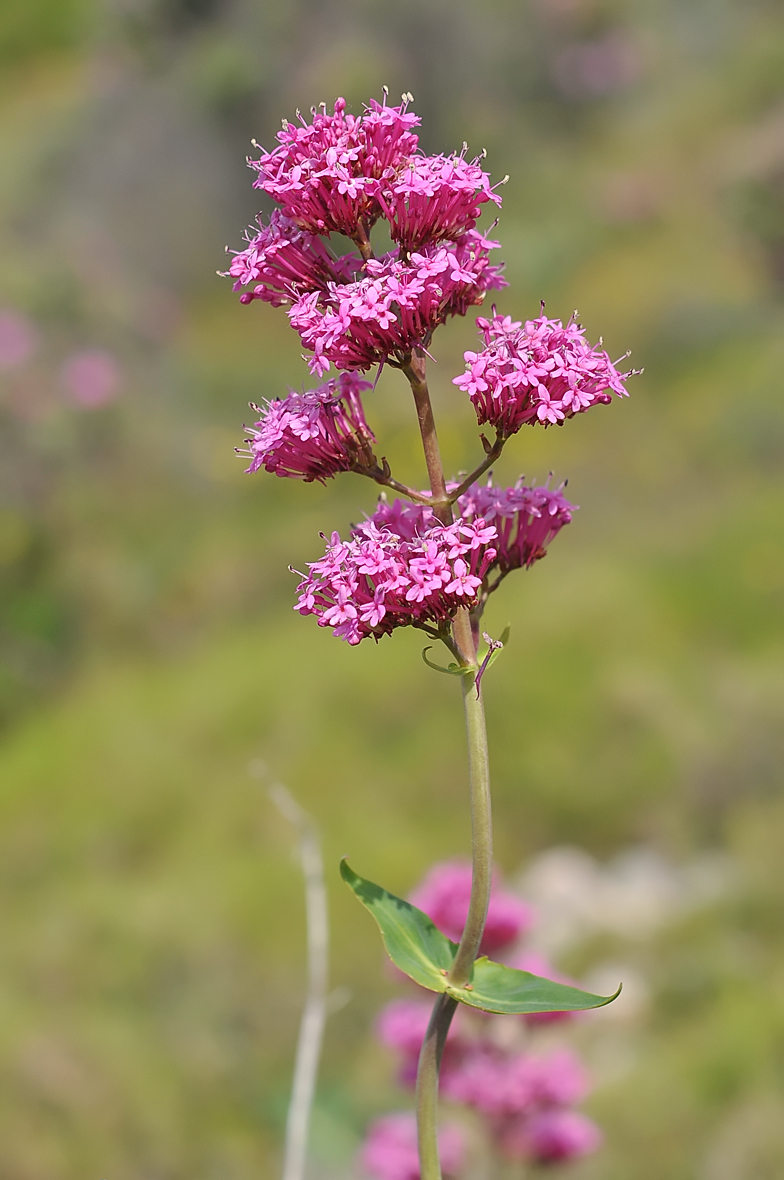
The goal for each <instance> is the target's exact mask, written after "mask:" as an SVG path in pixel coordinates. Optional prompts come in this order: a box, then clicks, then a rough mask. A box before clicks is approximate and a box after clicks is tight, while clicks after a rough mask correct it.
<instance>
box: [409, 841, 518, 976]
mask: <svg viewBox="0 0 784 1180" xmlns="http://www.w3.org/2000/svg"><path fill="white" fill-rule="evenodd" d="M470 898H471V865H470V864H468V863H467V862H463V861H445V862H444V863H443V864H438V865H435V866H434V867H433V868H432V869H431V870H430V872H429V873H428V874H427V876H426V877H425V878H424V880H423V881H422V883H421V884H420V885H419V886H418V887H417V888H416V889H415V890H414V892H413V893H412V894H411V896H410V898H409V901H410V902H411V904H412V905H415V906H417V908H418V909H420V910H424V912H425V913H426V914H427V915H428V917H429V918H431V919H432V921H433V922H434V923H435V924H436V926H437V927H438V929H439V930H440V931H441V933H442V934H445V935H446V936H447V938H451V939H452V941H453V942H459V941H460V936H461V934H462V933H463V927H464V925H465V921H466V918H467V917H468V903H469V901H470ZM533 923H534V912H533V910H532V909H531V907H530V906H529V905H527V904H526V902H524V901H522V900H521V899H520V898H519V897H517V896H516V895H515V894H514V893H509V892H507V891H506V890H505V889H502V888H501V887H500V885H499V883H498V879H497V878H496V879H495V880H494V882H493V888H492V892H491V894H490V907H489V909H488V911H487V923H486V925H485V932H484V935H483V937H482V946H481V951H482V953H483V954H490V953H491V952H493V951H497V950H499V949H500V948H501V947H504V946H508V945H509V944H510V943H512V942H514V941H515V940H516V939H517V938H519V936H520V935H521V934H522V933H523V932H524V931H526V930H528V929H530V927H531V926H532V925H533Z"/></svg>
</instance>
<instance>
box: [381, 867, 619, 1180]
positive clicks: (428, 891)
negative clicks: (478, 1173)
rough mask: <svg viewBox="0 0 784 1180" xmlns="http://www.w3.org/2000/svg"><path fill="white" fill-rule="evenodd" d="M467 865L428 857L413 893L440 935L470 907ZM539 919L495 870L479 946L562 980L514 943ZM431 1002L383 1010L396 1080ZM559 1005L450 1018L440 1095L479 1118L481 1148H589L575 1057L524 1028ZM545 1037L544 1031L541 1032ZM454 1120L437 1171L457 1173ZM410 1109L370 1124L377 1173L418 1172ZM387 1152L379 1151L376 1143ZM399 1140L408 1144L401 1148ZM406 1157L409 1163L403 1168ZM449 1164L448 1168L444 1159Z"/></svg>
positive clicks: (545, 1158)
mask: <svg viewBox="0 0 784 1180" xmlns="http://www.w3.org/2000/svg"><path fill="white" fill-rule="evenodd" d="M470 892H471V866H470V865H468V864H463V863H462V862H459V861H447V862H446V863H443V864H438V865H435V866H434V867H433V868H432V869H431V870H430V872H429V873H428V874H427V876H426V877H425V879H424V880H423V881H422V883H421V884H420V885H419V886H418V887H417V888H416V889H415V890H414V892H413V893H412V894H411V897H410V901H411V902H412V904H414V905H416V906H417V907H418V908H420V909H422V910H424V911H425V913H426V914H428V915H429V917H430V918H431V919H432V920H433V922H434V923H435V924H436V926H437V927H438V928H439V930H441V932H442V933H443V934H446V935H447V936H448V937H449V938H456V937H459V935H460V932H461V931H462V928H463V924H464V923H465V918H466V914H467V912H468V901H469V895H470ZM535 921H536V914H535V912H534V910H533V909H532V907H531V906H530V905H529V904H528V903H527V902H525V901H523V900H522V899H521V898H519V897H518V896H517V895H516V894H514V893H512V892H510V891H509V890H507V889H505V888H503V886H502V885H501V883H500V881H499V880H498V879H497V878H496V880H495V882H494V886H493V891H492V893H491V896H490V907H489V910H488V915H487V926H486V927H485V935H484V941H483V943H482V950H483V951H484V952H487V953H492V954H493V956H494V957H496V956H498V955H499V953H500V954H501V956H503V957H504V958H505V959H506V961H507V962H508V963H509V965H510V966H513V967H517V968H519V969H520V970H523V971H531V972H532V973H534V974H536V975H540V976H544V977H545V978H548V979H555V980H557V981H559V982H571V981H569V980H566V979H565V978H564V977H563V976H561V975H560V974H559V973H558V972H557V971H555V970H554V969H553V968H552V967H551V965H550V964H549V963H548V962H547V961H546V960H545V959H544V958H543V957H542V956H541V955H539V954H537V953H536V952H534V951H531V950H526V949H524V948H523V947H521V946H520V939H521V938H524V937H525V935H526V934H528V933H529V931H530V930H531V928H532V927H533V925H534V924H535ZM431 1007H432V1005H431V1003H430V1002H429V1001H428V1000H425V999H420V998H418V997H414V996H412V997H411V998H407V999H399V1000H393V1001H392V1002H391V1003H389V1004H387V1006H386V1007H385V1008H384V1009H383V1010H382V1012H381V1013H380V1015H379V1017H378V1020H377V1022H376V1034H377V1036H378V1039H379V1040H380V1041H381V1043H382V1044H383V1045H386V1046H387V1047H388V1048H389V1049H391V1050H393V1052H394V1053H395V1055H396V1057H397V1061H398V1079H399V1081H400V1083H401V1085H403V1086H404V1087H407V1088H408V1087H410V1086H412V1085H413V1084H414V1081H415V1079H416V1063H417V1058H418V1056H419V1051H420V1049H421V1046H422V1041H423V1039H424V1036H425V1030H426V1029H427V1025H428V1021H429V1019H430V1010H431ZM573 1018H574V1014H573V1013H569V1012H558V1013H544V1014H536V1015H529V1016H523V1017H498V1016H487V1015H485V1014H483V1013H477V1012H474V1011H470V1010H467V1009H465V1008H464V1007H461V1008H460V1009H459V1010H458V1012H457V1014H456V1016H455V1019H454V1021H453V1023H452V1027H451V1030H450V1033H449V1037H448V1039H447V1042H446V1046H445V1050H444V1057H443V1062H442V1067H441V1093H442V1094H443V1095H444V1097H445V1098H447V1099H448V1100H449V1101H450V1102H452V1103H455V1104H457V1105H459V1106H461V1107H467V1108H468V1109H470V1110H473V1111H474V1112H475V1113H476V1115H478V1116H479V1121H480V1124H481V1125H482V1128H483V1132H484V1136H483V1137H484V1140H485V1146H486V1149H487V1150H488V1151H489V1152H490V1153H491V1154H492V1155H497V1156H501V1157H502V1158H505V1159H508V1160H517V1161H526V1162H529V1163H538V1164H555V1163H558V1162H560V1161H566V1160H569V1159H575V1158H577V1157H579V1156H583V1155H586V1154H588V1153H589V1152H591V1151H595V1150H596V1148H597V1147H598V1146H599V1144H600V1142H601V1132H600V1131H599V1128H598V1127H597V1126H596V1125H595V1124H594V1123H593V1122H592V1121H591V1120H590V1119H589V1118H587V1117H586V1115H584V1114H582V1112H580V1111H579V1110H576V1109H575V1106H576V1105H577V1104H578V1103H579V1102H581V1101H582V1100H583V1098H584V1097H585V1096H586V1094H587V1093H588V1088H589V1087H588V1078H587V1075H586V1071H585V1069H584V1068H583V1065H582V1063H581V1062H580V1060H579V1059H578V1058H577V1057H576V1055H575V1054H574V1053H573V1052H571V1051H570V1050H569V1049H566V1048H565V1047H563V1046H557V1047H552V1046H551V1047H550V1048H547V1049H545V1048H543V1047H541V1046H537V1045H536V1043H535V1042H534V1044H533V1045H532V1044H531V1042H530V1037H529V1036H526V1035H525V1033H524V1029H525V1028H526V1027H527V1028H528V1031H529V1033H530V1031H531V1030H532V1028H535V1027H537V1026H539V1025H541V1024H542V1023H543V1022H552V1021H553V1020H570V1019H573ZM548 1040H549V1038H548ZM460 1130H461V1127H460V1125H459V1124H454V1123H445V1124H444V1126H443V1128H442V1132H441V1134H442V1135H443V1154H444V1157H445V1158H444V1160H443V1163H444V1171H445V1172H447V1173H448V1174H452V1173H454V1172H457V1171H460V1170H461V1169H462V1167H463V1165H464V1163H465V1156H466V1145H465V1140H464V1139H461V1137H460ZM415 1142H416V1139H415V1125H414V1120H413V1116H406V1115H405V1114H395V1115H386V1116H384V1117H382V1118H380V1119H377V1120H376V1121H375V1122H373V1123H371V1124H370V1126H369V1128H368V1132H367V1137H366V1140H365V1143H364V1145H363V1148H362V1152H361V1159H362V1163H363V1165H364V1168H365V1170H366V1171H367V1172H368V1173H369V1175H370V1176H372V1177H374V1180H417V1177H418V1175H419V1172H418V1170H415V1165H416V1155H415V1152H414V1147H415ZM382 1144H383V1146H384V1147H385V1150H384V1151H382V1150H381V1149H380V1147H381V1145H382ZM404 1145H409V1147H408V1153H407V1154H406V1152H405V1147H404ZM406 1165H408V1169H409V1170H406ZM447 1165H448V1166H447Z"/></svg>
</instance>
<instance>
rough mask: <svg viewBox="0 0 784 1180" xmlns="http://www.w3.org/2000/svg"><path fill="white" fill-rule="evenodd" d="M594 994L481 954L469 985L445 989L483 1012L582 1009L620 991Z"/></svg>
mask: <svg viewBox="0 0 784 1180" xmlns="http://www.w3.org/2000/svg"><path fill="white" fill-rule="evenodd" d="M620 990H621V989H620V987H619V988H618V991H617V992H615V994H614V995H612V996H595V995H593V994H592V993H591V992H584V991H581V990H580V988H578V987H570V986H569V985H568V984H565V983H555V982H554V981H553V980H551V979H542V978H541V977H540V976H539V975H531V973H530V972H529V971H518V970H517V969H516V968H514V967H505V966H504V965H503V964H502V963H493V962H492V961H491V960H490V959H488V958H486V957H483V958H481V959H477V960H476V962H475V963H474V974H473V977H472V979H471V983H470V984H469V985H468V987H452V986H451V985H447V987H446V991H447V992H448V994H449V995H450V996H453V997H454V998H455V999H456V1000H460V1001H461V1002H462V1003H463V1004H469V1005H470V1006H471V1007H472V1008H481V1009H482V1011H483V1012H499V1013H506V1014H508V1015H512V1014H521V1013H531V1012H584V1011H586V1010H587V1009H589V1008H602V1007H604V1005H605V1004H609V1003H610V1002H611V1001H612V1000H614V999H615V998H616V996H618V995H619V994H620Z"/></svg>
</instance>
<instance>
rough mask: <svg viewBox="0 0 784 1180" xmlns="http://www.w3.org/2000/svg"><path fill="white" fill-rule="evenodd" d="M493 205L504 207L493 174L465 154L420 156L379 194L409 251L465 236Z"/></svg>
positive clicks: (392, 230) (398, 237)
mask: <svg viewBox="0 0 784 1180" xmlns="http://www.w3.org/2000/svg"><path fill="white" fill-rule="evenodd" d="M487 201H492V202H493V203H494V204H496V205H500V204H501V198H500V197H499V196H498V194H497V193H496V192H494V191H493V189H492V188H491V187H490V176H489V174H488V173H487V172H485V171H484V170H483V169H482V168H481V167H480V165H479V161H478V160H473V161H470V162H469V161H468V160H466V159H465V158H464V157H463V156H462V155H460V156H414V157H412V159H411V160H409V161H408V163H407V164H406V165H405V167H404V168H403V169H402V170H401V171H400V172H399V173H398V174H397V175H396V176H393V177H390V178H389V179H385V180H383V181H382V182H381V185H380V186H379V192H378V202H379V204H380V205H381V207H382V209H383V211H384V216H385V217H386V218H387V220H388V221H389V224H390V233H391V235H392V240H393V241H394V242H400V244H401V245H403V246H405V247H406V249H408V250H419V249H420V248H421V247H422V246H424V245H426V244H432V243H434V242H440V241H444V240H446V239H452V240H454V239H457V238H460V237H462V236H463V234H465V233H466V232H467V231H468V230H471V229H473V228H474V226H475V225H476V222H477V219H478V218H479V215H480V213H481V212H482V205H483V204H485V202H487Z"/></svg>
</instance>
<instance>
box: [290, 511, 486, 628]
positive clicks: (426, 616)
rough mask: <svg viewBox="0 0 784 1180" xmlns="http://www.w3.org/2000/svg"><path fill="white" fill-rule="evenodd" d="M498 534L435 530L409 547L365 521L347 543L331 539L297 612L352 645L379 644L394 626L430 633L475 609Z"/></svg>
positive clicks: (457, 526) (302, 589) (478, 524)
mask: <svg viewBox="0 0 784 1180" xmlns="http://www.w3.org/2000/svg"><path fill="white" fill-rule="evenodd" d="M494 537H495V529H494V528H492V527H488V526H487V525H485V523H484V521H482V520H481V519H479V518H477V519H476V520H474V521H472V523H471V524H466V523H465V522H464V521H462V520H456V521H455V522H454V524H451V525H448V526H446V525H441V524H438V523H434V524H432V525H431V526H430V527H428V528H424V529H423V530H422V531H421V533H419V534H417V535H416V536H415V537H414V538H413V539H412V540H405V539H404V538H402V537H401V536H400V535H399V534H398V533H396V532H394V531H393V530H392V529H391V528H389V527H379V526H378V525H377V524H376V523H375V521H373V520H372V519H371V520H368V521H365V522H364V523H363V524H361V525H359V526H357V527H356V528H354V529H353V530H352V533H351V536H350V537H349V539H348V540H347V541H342V540H341V539H340V536H339V535H338V533H333V534H332V538H331V540H330V542H329V544H328V545H327V551H326V554H325V555H324V557H323V558H322V559H321V561H316V562H313V563H312V564H311V565H310V567H309V573H308V574H307V575H305V576H304V577H303V580H302V581H301V582H300V584H299V587H298V590H299V594H300V597H299V600H298V602H297V605H296V606H295V608H294V609H295V610H298V611H299V612H300V614H303V615H316V616H317V618H318V623H319V626H320V627H332V628H333V632H332V633H333V635H336V636H337V637H338V638H340V639H345V640H346V642H348V643H350V644H357V643H359V642H360V641H361V640H363V639H366V638H368V637H369V636H373V638H375V639H379V638H380V637H381V636H382V635H388V634H390V633H391V632H392V631H393V630H394V629H395V628H396V627H405V626H415V627H423V626H427V625H430V626H435V627H437V626H438V625H439V624H440V623H442V622H445V621H446V620H448V619H451V618H452V617H453V616H454V614H455V612H456V611H457V609H458V607H460V606H466V607H469V608H471V607H472V606H475V605H476V602H477V596H478V593H479V590H480V588H481V585H482V579H483V578H484V575H485V573H486V571H487V568H488V566H489V564H490V562H491V561H492V560H493V558H494V557H495V549H493V548H492V546H491V544H490V542H491V541H492V540H493V538H494Z"/></svg>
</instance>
